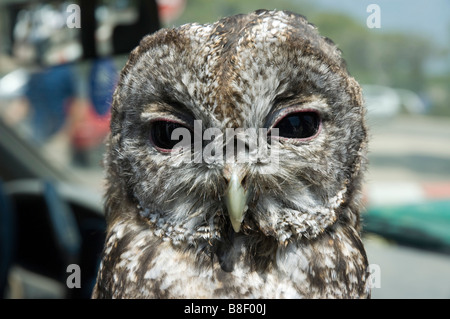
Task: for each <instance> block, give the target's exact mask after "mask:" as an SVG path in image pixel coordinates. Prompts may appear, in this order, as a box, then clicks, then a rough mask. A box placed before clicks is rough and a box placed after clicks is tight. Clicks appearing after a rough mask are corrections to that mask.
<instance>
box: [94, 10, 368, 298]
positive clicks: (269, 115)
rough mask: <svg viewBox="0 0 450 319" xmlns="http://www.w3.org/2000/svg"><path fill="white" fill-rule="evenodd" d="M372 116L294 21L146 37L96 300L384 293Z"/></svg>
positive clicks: (118, 113) (331, 49) (323, 44)
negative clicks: (375, 253) (375, 260)
mask: <svg viewBox="0 0 450 319" xmlns="http://www.w3.org/2000/svg"><path fill="white" fill-rule="evenodd" d="M364 113H365V111H364V107H363V101H362V95H361V89H360V86H359V85H358V83H357V82H356V81H355V80H354V78H352V77H351V76H350V75H349V74H348V72H347V71H346V66H345V63H344V61H343V59H342V58H341V54H340V51H339V50H338V49H337V47H336V46H335V45H334V44H333V42H332V41H330V40H329V39H327V38H325V37H322V36H320V35H319V33H318V31H317V28H316V27H315V26H314V25H312V24H310V23H308V22H307V20H306V19H305V18H304V17H303V16H300V15H297V14H294V13H292V12H286V11H266V10H258V11H255V12H253V13H250V14H247V15H236V16H232V17H228V18H224V19H222V20H220V21H218V22H216V23H213V24H204V25H200V24H195V23H194V24H186V25H183V26H180V27H178V28H173V29H164V30H160V31H158V32H156V33H155V34H152V35H149V36H147V37H145V38H144V39H143V40H142V41H141V43H140V45H139V46H138V47H137V48H136V49H135V50H134V51H133V52H132V53H131V55H130V58H129V61H128V63H127V64H126V66H125V67H124V69H123V70H122V73H121V77H120V81H119V84H118V86H117V89H116V91H115V94H114V100H113V105H112V120H111V135H110V137H109V140H108V150H107V154H106V157H105V165H106V171H107V183H108V185H107V192H106V202H105V210H106V212H105V213H106V219H107V223H108V229H107V239H106V243H105V248H104V252H103V258H102V262H101V265H100V270H99V273H98V278H97V283H96V286H95V288H94V292H93V297H94V298H365V297H369V296H370V289H369V288H370V287H369V284H368V277H369V276H368V270H367V267H368V261H367V257H366V253H365V251H364V247H363V245H362V242H361V239H360V209H361V207H360V199H361V194H360V188H361V183H362V175H363V171H364V168H365V167H366V150H367V130H366V125H365V122H364Z"/></svg>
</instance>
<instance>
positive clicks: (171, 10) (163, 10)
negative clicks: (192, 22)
mask: <svg viewBox="0 0 450 319" xmlns="http://www.w3.org/2000/svg"><path fill="white" fill-rule="evenodd" d="M156 3H157V4H158V14H159V18H160V19H161V21H162V22H163V23H169V22H172V21H174V20H176V19H177V18H179V17H180V15H181V14H182V13H183V11H184V8H185V7H186V0H157V1H156Z"/></svg>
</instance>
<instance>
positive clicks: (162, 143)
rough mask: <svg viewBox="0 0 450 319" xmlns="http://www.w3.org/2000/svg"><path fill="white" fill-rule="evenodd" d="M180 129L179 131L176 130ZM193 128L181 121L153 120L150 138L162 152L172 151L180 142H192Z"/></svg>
mask: <svg viewBox="0 0 450 319" xmlns="http://www.w3.org/2000/svg"><path fill="white" fill-rule="evenodd" d="M177 129H179V130H178V131H175V130H177ZM191 133H192V132H191V130H190V129H189V128H187V127H186V126H184V125H183V124H181V123H177V122H172V121H168V120H157V121H153V122H152V123H151V126H150V139H151V142H152V144H153V145H154V146H155V147H156V148H157V149H158V150H160V151H162V152H170V151H172V149H173V148H174V147H175V146H177V144H179V146H181V145H190V144H191V137H192V136H193V134H191Z"/></svg>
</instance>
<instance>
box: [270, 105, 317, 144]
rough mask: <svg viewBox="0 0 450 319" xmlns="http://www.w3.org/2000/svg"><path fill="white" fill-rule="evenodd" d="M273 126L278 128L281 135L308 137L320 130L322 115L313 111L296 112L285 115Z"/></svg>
mask: <svg viewBox="0 0 450 319" xmlns="http://www.w3.org/2000/svg"><path fill="white" fill-rule="evenodd" d="M273 127H274V128H278V134H279V136H280V137H284V138H294V139H306V138H310V137H314V136H315V135H316V134H317V133H318V132H319V128H320V117H319V114H317V113H316V112H312V111H307V112H304V111H301V112H294V113H290V114H288V115H286V116H284V117H283V118H282V119H281V120H279V121H278V122H277V123H276V124H275V125H274V126H273Z"/></svg>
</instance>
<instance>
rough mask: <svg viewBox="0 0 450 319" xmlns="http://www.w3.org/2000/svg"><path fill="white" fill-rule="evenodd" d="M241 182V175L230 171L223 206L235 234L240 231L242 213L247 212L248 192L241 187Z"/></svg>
mask: <svg viewBox="0 0 450 319" xmlns="http://www.w3.org/2000/svg"><path fill="white" fill-rule="evenodd" d="M242 180H243V175H242V174H239V173H238V171H237V170H236V169H232V170H231V176H230V178H229V182H228V187H227V190H226V193H225V205H226V206H227V210H228V215H229V216H230V221H231V225H232V226H233V229H234V231H235V232H236V233H238V232H239V230H240V229H241V223H242V220H243V219H244V213H245V211H246V210H247V198H248V191H247V190H245V189H244V188H243V187H242V183H241V182H242Z"/></svg>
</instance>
